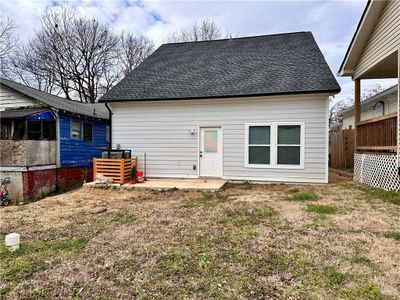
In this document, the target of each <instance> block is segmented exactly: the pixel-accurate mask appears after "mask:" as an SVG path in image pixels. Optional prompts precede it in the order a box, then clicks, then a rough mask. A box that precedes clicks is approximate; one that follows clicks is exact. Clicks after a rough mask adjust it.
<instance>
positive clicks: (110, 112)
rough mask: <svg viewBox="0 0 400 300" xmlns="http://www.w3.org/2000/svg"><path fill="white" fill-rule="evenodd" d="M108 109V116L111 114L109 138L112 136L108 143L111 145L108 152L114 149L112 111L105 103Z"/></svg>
mask: <svg viewBox="0 0 400 300" xmlns="http://www.w3.org/2000/svg"><path fill="white" fill-rule="evenodd" d="M105 105H106V108H107V110H108V114H109V120H110V132H109V136H110V140H109V141H108V143H109V145H108V148H109V149H108V150H111V149H112V115H113V113H112V110H111V108H110V106H109V105H108V103H105Z"/></svg>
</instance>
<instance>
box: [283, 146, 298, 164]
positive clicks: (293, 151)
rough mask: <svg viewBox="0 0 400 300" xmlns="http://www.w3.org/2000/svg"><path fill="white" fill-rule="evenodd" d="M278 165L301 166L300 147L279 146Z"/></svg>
mask: <svg viewBox="0 0 400 300" xmlns="http://www.w3.org/2000/svg"><path fill="white" fill-rule="evenodd" d="M278 165H300V146H278Z"/></svg>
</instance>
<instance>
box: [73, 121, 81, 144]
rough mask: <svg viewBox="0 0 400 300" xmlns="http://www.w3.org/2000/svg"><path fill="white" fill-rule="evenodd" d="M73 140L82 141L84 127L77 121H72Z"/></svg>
mask: <svg viewBox="0 0 400 300" xmlns="http://www.w3.org/2000/svg"><path fill="white" fill-rule="evenodd" d="M71 139H73V140H81V139H82V126H81V122H80V121H77V120H72V121H71Z"/></svg>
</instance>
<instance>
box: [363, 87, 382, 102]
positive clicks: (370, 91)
mask: <svg viewBox="0 0 400 300" xmlns="http://www.w3.org/2000/svg"><path fill="white" fill-rule="evenodd" d="M384 90H385V88H384V87H383V86H381V85H380V84H379V83H376V84H375V85H374V86H373V87H370V88H368V89H366V90H364V91H363V93H362V95H361V101H364V100H367V99H368V98H371V97H372V96H375V95H376V94H379V93H380V92H382V91H384Z"/></svg>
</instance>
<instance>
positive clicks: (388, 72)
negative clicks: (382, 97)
mask: <svg viewBox="0 0 400 300" xmlns="http://www.w3.org/2000/svg"><path fill="white" fill-rule="evenodd" d="M338 75H339V76H351V78H352V79H353V81H354V90H355V94H354V99H355V100H354V112H355V113H354V123H355V133H356V145H355V146H356V153H355V155H354V179H355V180H358V181H360V182H362V183H365V184H369V185H371V186H374V187H380V188H384V189H386V190H400V177H399V174H400V172H399V171H400V159H398V149H399V142H400V139H399V138H398V136H399V131H398V129H397V128H396V127H397V124H398V123H399V122H398V116H397V103H398V102H399V101H400V90H399V88H400V86H399V84H398V85H397V91H394V94H395V95H396V98H397V99H396V100H395V102H396V104H395V105H393V101H389V103H388V105H387V108H388V109H389V110H391V111H395V112H396V113H395V114H388V115H387V116H382V117H376V118H373V119H372V120H371V119H369V120H365V119H364V120H363V115H362V113H363V111H364V110H365V111H368V108H366V109H364V108H363V105H362V103H361V88H362V80H364V79H381V78H394V79H397V82H398V83H399V81H400V1H397V0H389V1H378V0H370V1H368V2H367V5H366V8H365V10H364V13H363V14H362V17H361V20H360V22H359V24H358V26H357V29H356V32H355V33H354V36H353V38H352V40H351V42H350V45H349V47H348V49H347V52H346V55H345V57H344V59H343V62H342V65H341V66H340V70H339V73H338ZM394 89H396V88H392V91H393V90H394ZM384 93H385V92H384ZM390 97H391V96H388V99H389V98H390ZM385 109H386V108H385ZM382 110H383V108H382ZM365 117H367V118H368V117H369V116H365ZM371 117H372V116H371Z"/></svg>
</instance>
